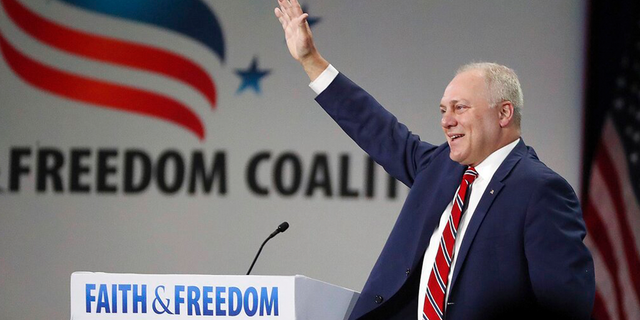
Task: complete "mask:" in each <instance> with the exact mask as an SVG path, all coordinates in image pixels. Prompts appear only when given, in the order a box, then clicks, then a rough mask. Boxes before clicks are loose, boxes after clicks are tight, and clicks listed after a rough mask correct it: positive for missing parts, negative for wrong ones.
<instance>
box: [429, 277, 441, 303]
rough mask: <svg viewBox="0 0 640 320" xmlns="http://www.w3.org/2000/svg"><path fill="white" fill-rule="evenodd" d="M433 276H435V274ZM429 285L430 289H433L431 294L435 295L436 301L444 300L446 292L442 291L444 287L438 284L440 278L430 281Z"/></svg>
mask: <svg viewBox="0 0 640 320" xmlns="http://www.w3.org/2000/svg"><path fill="white" fill-rule="evenodd" d="M433 276H434V277H435V274H434V275H433ZM427 286H428V287H429V290H430V291H431V296H432V297H433V300H434V301H436V302H438V303H439V302H440V301H444V295H445V293H444V292H442V289H441V288H440V286H439V285H438V280H435V279H434V281H429V283H428V284H427Z"/></svg>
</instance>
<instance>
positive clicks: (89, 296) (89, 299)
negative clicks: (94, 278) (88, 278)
mask: <svg viewBox="0 0 640 320" xmlns="http://www.w3.org/2000/svg"><path fill="white" fill-rule="evenodd" d="M95 289H96V285H95V283H87V284H86V285H85V291H86V292H87V300H86V301H87V313H91V302H94V301H96V296H94V295H93V294H92V291H93V290H95Z"/></svg>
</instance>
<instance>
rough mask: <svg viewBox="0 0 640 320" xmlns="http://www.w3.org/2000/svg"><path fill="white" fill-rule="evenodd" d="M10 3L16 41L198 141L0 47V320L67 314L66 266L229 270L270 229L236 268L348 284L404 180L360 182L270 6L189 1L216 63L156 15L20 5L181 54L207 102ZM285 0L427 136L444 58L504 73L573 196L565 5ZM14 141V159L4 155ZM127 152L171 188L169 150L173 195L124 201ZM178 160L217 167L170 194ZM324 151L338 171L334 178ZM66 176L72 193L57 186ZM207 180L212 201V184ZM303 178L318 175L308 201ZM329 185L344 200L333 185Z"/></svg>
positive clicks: (566, 1) (576, 70)
mask: <svg viewBox="0 0 640 320" xmlns="http://www.w3.org/2000/svg"><path fill="white" fill-rule="evenodd" d="M15 1H16V0H13V1H2V3H3V4H4V6H3V7H2V10H0V32H1V34H2V36H3V38H4V39H6V43H8V44H10V45H11V46H12V47H13V48H15V49H16V50H17V51H18V52H20V53H22V54H23V55H26V56H27V57H29V58H30V59H33V60H35V61H39V62H40V63H43V64H45V65H47V66H49V67H52V68H56V69H58V70H63V71H65V72H70V73H74V74H78V75H82V76H84V77H89V78H95V79H101V80H102V81H108V82H111V83H117V84H120V85H125V86H129V87H136V88H141V89H144V90H147V91H150V92H155V93H162V94H163V95H166V96H168V97H171V98H172V99H174V100H176V101H179V102H180V103H182V104H184V105H185V106H187V107H188V108H189V109H190V110H192V111H193V113H194V114H195V115H196V116H197V118H198V119H200V121H201V122H202V124H203V127H204V130H205V133H204V136H203V138H202V139H199V138H198V136H197V135H196V134H194V133H193V132H192V131H190V130H187V129H185V127H182V126H178V125H175V124H174V123H171V122H167V121H162V120H158V119H157V118H153V117H148V116H141V115H138V114H133V113H130V112H123V111H116V110H112V109H106V108H102V107H97V106H96V105H94V104H91V103H86V102H81V101H77V100H73V99H69V98H65V97H61V96H60V95H56V94H52V93H50V92H47V91H45V90H43V89H42V88H41V87H38V86H36V85H32V84H29V83H27V82H26V81H25V80H24V78H23V77H20V76H18V73H17V72H16V71H15V69H12V68H11V67H10V64H9V63H8V62H7V61H8V59H7V53H6V52H7V46H6V45H5V46H4V47H3V59H2V61H0V190H1V192H0V297H2V299H0V310H2V314H3V315H2V318H3V319H44V318H47V319H62V318H65V317H68V316H69V277H70V275H71V273H72V272H73V271H78V270H87V271H106V272H133V273H181V274H244V273H245V272H246V270H247V268H248V267H249V264H250V263H251V260H252V258H253V255H254V254H255V252H256V250H257V249H258V246H259V245H260V243H261V242H262V241H263V240H264V238H265V237H266V236H267V235H268V234H269V233H271V232H272V231H273V229H275V227H277V225H278V224H279V223H280V222H282V221H285V220H286V221H288V222H289V223H290V224H291V228H290V229H289V230H288V231H287V232H286V233H284V234H282V235H280V236H278V237H277V238H275V239H273V240H272V241H271V243H269V244H268V245H267V247H266V248H265V250H264V251H263V255H262V257H261V259H260V260H259V261H258V263H257V265H256V267H255V269H254V273H256V274H278V275H291V274H304V275H307V276H309V277H312V278H317V279H320V280H323V281H327V282H331V283H334V284H337V285H341V286H344V287H348V288H352V289H355V290H360V289H361V288H362V285H363V284H364V282H365V280H366V278H367V276H368V273H369V271H370V269H371V268H372V266H373V264H374V262H375V259H376V258H377V256H378V254H379V253H380V250H381V249H382V246H383V244H384V242H385V240H386V237H387V236H388V234H389V231H390V230H391V228H392V226H393V223H394V221H395V218H396V216H397V214H398V212H399V211H400V206H401V205H402V202H403V198H404V196H406V193H407V190H406V189H404V188H400V189H398V194H397V196H396V197H395V198H390V197H389V196H388V195H387V191H388V190H387V177H386V175H383V172H382V170H381V169H380V168H379V167H377V168H375V171H374V172H375V174H374V175H373V176H371V175H370V174H369V173H367V172H368V171H367V170H366V163H367V162H366V157H365V155H364V154H363V153H362V152H361V151H360V150H359V149H358V148H357V147H356V146H355V144H354V143H352V142H351V141H350V140H349V139H348V138H347V137H346V136H345V135H344V134H343V133H342V132H341V131H340V130H339V128H338V127H337V126H336V125H335V124H333V123H332V122H331V121H330V119H329V118H328V117H327V116H326V115H325V114H324V112H323V111H322V110H321V109H320V108H319V107H318V106H317V105H316V104H315V102H314V101H313V97H314V94H313V92H312V91H311V90H310V89H309V88H308V87H307V84H308V79H307V78H306V76H305V74H304V72H303V71H302V70H301V68H300V66H299V65H298V64H297V63H296V62H295V61H294V60H292V59H291V58H290V56H289V55H288V52H287V51H286V48H285V45H284V39H283V34H282V30H281V27H280V25H279V23H278V22H277V20H276V19H275V17H274V16H273V8H274V7H275V5H276V1H275V0H274V1H255V0H235V1H218V0H208V1H206V4H207V6H208V8H209V10H211V11H212V12H213V13H214V15H215V17H216V18H217V21H218V23H219V25H220V27H221V29H222V35H223V37H224V44H225V49H224V50H225V56H226V59H225V60H224V61H222V60H221V59H220V58H219V57H218V56H216V54H214V53H213V51H212V50H211V49H209V48H208V47H206V46H204V45H203V44H202V43H200V42H198V41H196V40H194V39H193V38H191V37H188V36H185V35H184V34H181V33H179V32H175V31H172V30H169V29H166V28H161V27H159V26H157V25H151V24H143V23H140V22H136V21H133V20H127V19H123V18H118V17H114V16H110V15H105V14H100V13H96V12H94V11H91V10H87V9H83V8H82V7H78V6H73V5H70V4H68V3H65V2H62V1H49V0H47V1H45V0H19V1H18V3H19V4H22V5H25V6H26V8H27V9H28V10H29V11H30V12H32V13H35V14H37V15H39V16H40V17H41V18H43V19H46V20H48V21H50V22H53V23H55V24H58V25H63V26H66V27H68V28H72V29H74V30H80V31H82V32H86V33H90V34H94V35H102V36H108V37H112V38H117V39H121V40H126V41H131V42H135V43H139V44H145V45H150V46H154V47H157V48H163V49H164V50H167V51H170V52H173V53H175V54H178V55H181V56H183V57H185V58H187V59H188V60H191V61H194V62H195V63H196V65H198V66H200V67H201V68H203V69H204V70H205V71H206V73H207V74H208V75H209V76H210V77H211V78H212V79H213V80H214V81H215V84H216V89H217V104H216V107H215V108H214V109H212V108H211V106H210V105H209V104H208V103H207V101H206V100H205V99H204V97H203V95H202V94H200V93H199V92H198V91H196V90H194V89H193V87H191V86H189V85H186V84H185V83H183V82H179V81H176V80H175V79H171V78H168V77H166V76H163V75H159V74H157V73H151V72H146V71H140V70H136V69H133V68H128V67H123V66H116V65H114V64H111V63H105V62H100V61H95V60H92V59H89V58H86V57H81V56H78V55H77V54H73V53H69V52H65V51H63V50H60V49H57V48H55V47H53V46H51V45H50V44H47V43H46V42H44V41H42V40H39V39H37V37H34V36H33V35H31V34H29V32H27V31H25V30H24V29H23V28H22V27H21V26H20V25H19V24H18V23H16V21H15V20H14V19H12V18H11V17H9V15H8V14H7V6H6V4H7V3H9V2H15ZM303 5H305V7H306V8H307V9H308V11H309V12H310V14H311V17H312V18H319V20H318V21H317V22H316V23H315V24H314V25H313V27H312V30H313V31H314V35H315V38H316V41H317V45H318V47H319V48H320V50H321V52H322V53H323V55H324V56H325V58H327V59H328V60H329V61H330V62H331V63H332V64H333V65H334V66H336V67H337V68H338V69H339V70H340V71H342V72H344V73H345V74H347V75H348V76H349V77H350V78H352V79H353V80H354V81H356V82H357V83H359V84H360V85H362V86H363V87H365V88H366V89H367V90H368V91H369V92H371V93H372V94H374V95H375V96H376V98H377V99H378V100H379V101H380V102H381V103H382V104H383V105H385V106H387V108H388V109H389V110H391V111H392V112H393V113H394V114H395V115H396V116H397V117H398V118H399V119H400V121H402V122H404V123H405V124H407V125H408V126H409V128H411V129H412V130H413V131H414V132H415V133H417V134H419V135H420V136H421V137H423V139H426V140H429V141H430V142H433V143H442V142H444V137H443V135H442V132H441V129H440V127H439V112H438V103H439V101H440V97H441V95H442V91H443V90H444V88H445V86H446V84H447V83H448V82H449V81H450V79H451V78H452V76H453V73H454V72H455V70H456V68H457V67H458V66H459V65H461V64H464V63H467V62H470V61H478V60H487V61H496V62H499V63H502V64H506V65H508V66H510V67H512V68H514V69H515V70H516V72H517V73H518V74H519V75H520V78H521V79H520V80H521V82H522V85H523V90H524V97H525V106H524V117H523V137H524V139H525V141H526V142H527V143H528V144H529V145H532V146H534V148H535V149H536V151H537V152H538V155H539V156H540V158H541V159H542V160H543V161H544V162H545V163H546V164H547V165H548V166H549V167H551V168H552V169H554V170H556V171H557V172H559V173H560V174H561V175H562V176H564V177H565V178H566V179H567V180H568V181H569V182H570V183H571V184H572V185H573V187H574V188H577V187H578V184H579V165H580V160H579V157H580V144H581V138H580V129H581V123H582V111H581V110H582V109H581V108H582V86H583V73H584V72H583V64H584V63H583V61H584V48H585V41H584V38H585V21H586V7H585V4H584V2H583V1H579V0H562V1H558V0H547V1H524V0H521V1H504V0H490V1H482V2H479V1H472V0H459V1H439V0H438V1H435V0H429V1H424V0H399V1H392V2H390V1H365V0H357V1H355V0H352V1H336V0H324V1H313V0H308V1H306V2H303ZM190 22H191V21H186V20H185V21H181V23H190ZM46 32H49V31H46ZM46 32H45V34H46ZM51 32H54V31H51ZM254 58H255V59H256V61H257V68H258V71H261V70H269V73H268V74H267V75H265V76H263V77H262V78H260V79H258V82H257V84H258V85H259V90H254V89H253V88H251V87H248V88H245V89H244V90H239V88H241V83H242V78H241V77H240V76H239V74H238V73H237V71H244V70H246V69H248V68H249V67H250V65H251V63H252V60H253V59H254ZM245 80H247V79H245ZM51 81H55V79H54V80H51ZM81 149H82V150H86V151H84V153H82V151H81V152H78V150H81ZM21 150H22V151H24V152H25V155H22V156H17V154H18V153H19V151H21ZM47 150H51V151H52V152H51V154H57V155H61V159H62V163H61V167H60V168H59V171H58V172H59V176H60V179H61V182H62V190H61V191H60V192H54V180H55V179H52V178H51V177H49V178H47V180H46V188H45V189H44V191H38V175H39V174H41V173H42V172H43V171H42V170H39V169H38V163H39V162H41V165H42V166H47V165H48V166H51V165H53V164H54V163H53V162H54V160H53V156H50V157H49V158H48V160H47V161H42V159H45V157H44V154H45V153H46V152H47ZM131 150H137V151H140V152H142V153H144V154H146V155H147V156H148V157H149V159H150V160H151V162H152V165H153V168H158V167H159V166H160V165H159V163H160V162H162V161H161V158H163V157H165V159H168V160H167V163H169V165H168V166H167V168H168V169H167V171H166V172H165V174H166V176H167V177H168V178H167V179H168V180H167V181H168V182H167V184H169V185H170V184H172V183H173V182H175V180H173V178H172V177H173V174H174V173H175V168H174V165H175V160H176V157H175V155H176V154H177V155H180V157H181V158H183V159H184V161H185V165H184V167H185V179H186V180H185V182H184V184H183V185H182V187H181V188H179V189H178V191H177V192H175V193H170V194H169V193H164V192H162V191H161V190H159V188H158V182H157V175H156V174H153V175H152V181H151V182H150V183H149V186H148V187H147V188H145V189H144V190H143V191H142V192H139V193H127V192H125V191H124V190H123V184H122V183H123V182H122V181H123V179H124V178H123V177H124V175H125V174H124V171H125V170H126V168H125V164H124V162H125V158H126V157H125V153H126V152H127V151H131ZM108 151H114V152H115V155H112V156H108V157H107V158H106V159H107V160H105V161H106V163H107V167H109V168H114V169H112V171H113V173H107V174H106V181H107V183H106V184H107V185H109V186H114V187H115V188H116V189H117V191H116V192H114V193H105V192H99V191H98V187H97V185H98V180H99V178H98V176H99V174H98V171H99V170H98V167H99V164H98V162H99V158H100V156H99V154H105V152H108ZM172 152H173V153H172ZM194 152H196V153H198V152H200V153H202V154H203V155H204V160H205V161H204V163H205V167H206V168H207V169H206V170H207V171H211V168H212V167H211V162H212V161H213V155H214V154H215V153H216V152H217V153H218V154H220V155H221V156H220V157H222V158H224V163H223V162H222V161H221V160H220V162H218V161H216V164H217V165H219V166H220V168H222V169H220V171H217V172H216V175H215V177H214V179H215V180H214V183H213V188H212V189H211V190H210V192H205V191H204V190H203V188H202V187H201V182H200V181H198V188H197V190H196V191H195V192H194V193H193V194H191V193H189V192H188V184H189V176H190V170H191V168H192V167H193V166H192V164H191V161H192V154H193V153H194ZM261 153H265V154H268V155H269V158H265V159H264V160H263V161H260V162H258V166H257V173H256V174H255V178H256V179H255V180H256V181H257V183H258V184H259V185H260V186H262V187H265V188H267V189H268V190H269V193H268V194H267V195H266V196H260V195H257V194H256V193H254V192H252V191H251V188H250V187H249V184H248V182H247V175H248V173H247V172H248V166H249V162H250V160H251V159H253V158H254V157H256V155H259V154H261ZM12 154H13V157H12ZM74 154H75V155H74ZM287 154H289V155H291V156H289V157H287V156H286V155H287ZM74 157H75V158H76V159H75V160H74V159H73V158H74ZM41 158H42V159H41ZM343 158H344V159H345V160H341V159H343ZM278 159H281V160H282V159H285V160H283V161H284V165H282V169H283V173H282V175H281V176H280V178H281V180H282V181H283V182H282V183H283V184H284V186H285V188H288V187H291V186H292V181H293V178H294V177H293V175H294V173H295V170H293V168H294V166H293V164H292V163H293V161H295V160H292V159H298V160H299V161H300V172H301V180H300V187H299V188H298V189H297V190H293V191H295V192H294V193H293V195H291V196H286V195H283V194H281V193H279V192H278V191H277V189H276V181H275V180H277V179H278V177H276V176H275V174H274V170H275V168H277V167H278ZM324 160H326V162H323V161H324ZM73 161H76V162H77V164H76V168H75V169H71V167H73V166H74V165H73V164H72V163H73ZM341 161H348V165H349V168H348V170H346V169H344V170H346V171H345V173H344V174H341V172H340V171H341V167H344V166H341ZM12 164H13V167H12ZM78 164H79V165H78ZM18 167H21V168H23V169H21V170H22V171H25V172H24V173H23V172H22V171H20V170H18V169H16V168H18ZM78 168H84V169H78ZM314 168H315V171H314ZM27 170H28V171H29V172H26V171H27ZM78 170H79V171H78ZM83 170H84V171H83ZM85 171H86V172H85ZM137 172H138V173H137V175H136V179H137V178H140V172H139V171H137ZM222 172H224V174H221V173H222ZM325 173H326V175H324V174H325ZM74 174H76V175H77V176H78V178H77V180H78V182H79V184H80V185H86V186H88V188H89V190H90V191H89V192H86V193H82V192H73V191H72V190H71V189H72V188H71V184H72V180H74V179H75V178H73V177H72V176H73V175H74ZM223 175H224V182H225V184H226V192H222V191H221V189H220V185H219V183H220V181H221V180H220V179H222V178H223ZM11 176H15V177H17V179H18V180H19V186H17V185H15V182H14V183H13V184H12V182H11ZM312 176H314V177H312ZM326 177H328V179H329V180H328V182H327V180H326ZM341 177H343V178H341ZM344 177H346V178H347V180H345V179H344ZM367 180H368V181H370V182H372V185H373V186H374V189H375V192H374V194H373V196H372V197H367V196H366V195H365V193H366V192H365V189H366V188H365V186H366V184H367V183H366V181H367ZM310 181H311V182H313V181H315V182H316V183H317V184H319V185H320V186H319V187H318V186H317V185H316V188H315V189H313V188H312V191H313V194H312V195H311V196H307V195H306V194H305V191H306V189H307V188H309V185H310ZM341 181H343V183H347V184H348V189H349V190H352V191H356V192H357V193H358V195H357V196H355V197H347V196H341V194H340V184H341ZM323 183H324V184H323ZM328 184H329V185H330V186H331V194H330V195H327V194H326V193H325V192H327V190H328V189H327V185H328ZM311 186H312V187H313V184H311ZM323 186H324V187H323ZM12 189H13V190H12Z"/></svg>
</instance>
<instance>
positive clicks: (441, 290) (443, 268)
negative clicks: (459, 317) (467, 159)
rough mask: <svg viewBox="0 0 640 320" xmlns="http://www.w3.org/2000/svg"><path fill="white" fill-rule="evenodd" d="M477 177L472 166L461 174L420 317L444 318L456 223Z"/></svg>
mask: <svg viewBox="0 0 640 320" xmlns="http://www.w3.org/2000/svg"><path fill="white" fill-rule="evenodd" d="M477 177H478V172H477V171H476V169H475V168H474V167H469V168H467V170H466V171H465V172H464V176H462V182H460V187H458V190H457V191H456V197H455V198H454V201H453V208H452V209H451V215H449V221H448V222H447V226H446V227H445V228H444V230H443V231H442V237H441V238H440V248H439V249H438V253H437V254H436V261H435V262H434V263H433V269H432V270H431V274H430V275H429V282H428V283H427V294H426V295H425V297H424V308H423V309H422V312H423V313H422V317H423V318H424V319H425V320H438V319H440V320H442V319H443V318H444V300H445V296H446V294H447V283H448V282H449V270H451V262H452V261H453V254H454V252H453V250H454V245H455V242H456V235H457V234H458V225H459V224H460V217H461V216H462V209H463V208H464V201H465V199H466V198H465V197H466V195H467V191H468V190H469V186H470V185H471V184H472V183H473V181H475V180H476V178H477Z"/></svg>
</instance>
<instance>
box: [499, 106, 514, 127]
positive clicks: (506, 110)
mask: <svg viewBox="0 0 640 320" xmlns="http://www.w3.org/2000/svg"><path fill="white" fill-rule="evenodd" d="M497 107H498V112H499V114H498V119H499V122H500V127H502V128H505V127H507V126H509V124H511V122H513V111H514V110H513V109H514V108H513V103H511V101H502V102H500V103H499V104H498V105H497Z"/></svg>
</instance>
